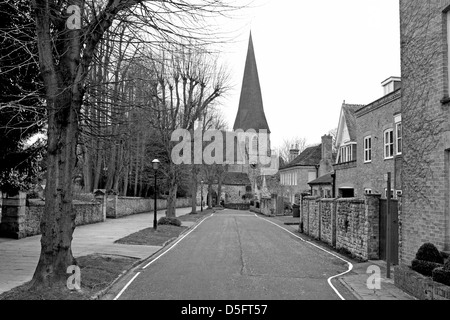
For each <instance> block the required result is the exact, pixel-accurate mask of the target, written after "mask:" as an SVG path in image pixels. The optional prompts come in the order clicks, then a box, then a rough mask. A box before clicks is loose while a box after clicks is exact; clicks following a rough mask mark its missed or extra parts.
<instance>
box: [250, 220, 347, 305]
mask: <svg viewBox="0 0 450 320" xmlns="http://www.w3.org/2000/svg"><path fill="white" fill-rule="evenodd" d="M255 217H257V218H259V219H261V220H264V221H267V222H269V223H271V224H273V225H274V226H277V227H278V228H280V229H283V230H284V231H286V232H288V233H290V234H291V235H293V236H294V237H296V238H298V239H300V240H301V241H303V242H306V243H308V244H310V245H312V246H314V247H316V248H318V249H320V250H322V251H324V252H326V253H328V254H330V255H332V256H333V257H335V258H338V259H339V260H342V261H344V262H345V263H348V270H347V271H345V272H343V273H341V274H338V275H335V276H332V277H330V278H328V284H329V285H330V287H331V288H332V289H333V290H334V292H335V293H336V294H337V295H338V296H339V298H340V299H341V300H345V298H344V297H343V296H342V295H341V294H340V293H339V291H338V290H337V289H336V288H335V287H334V286H333V284H332V283H331V280H333V279H334V278H337V277H340V276H343V275H344V274H347V273H349V272H350V271H352V270H353V264H352V263H351V262H349V261H347V260H345V259H343V258H341V257H339V256H338V255H336V254H334V253H333V252H330V251H328V250H325V249H324V248H322V247H320V246H318V245H316V244H314V243H312V242H310V241H306V240H305V239H303V238H302V237H300V236H298V235H296V234H295V233H293V232H291V231H289V230H288V229H285V228H283V227H282V226H280V225H278V224H276V223H274V222H272V221H270V220H267V219H265V218H261V217H260V216H258V215H256V214H255Z"/></svg>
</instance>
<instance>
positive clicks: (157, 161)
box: [152, 159, 160, 230]
mask: <svg viewBox="0 0 450 320" xmlns="http://www.w3.org/2000/svg"><path fill="white" fill-rule="evenodd" d="M159 164H160V162H159V160H158V159H155V160H153V161H152V167H153V170H155V196H154V198H155V205H154V207H153V229H155V230H156V228H157V225H158V222H157V221H156V217H157V213H156V207H157V203H156V196H157V193H156V178H157V174H158V168H159Z"/></svg>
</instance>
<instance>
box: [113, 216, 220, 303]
mask: <svg viewBox="0 0 450 320" xmlns="http://www.w3.org/2000/svg"><path fill="white" fill-rule="evenodd" d="M212 216H214V213H213V214H212V215H210V216H208V217H206V218H204V219H203V220H202V221H200V223H199V224H197V225H196V226H195V227H194V228H193V229H192V230H191V231H189V232H188V233H186V234H185V235H184V236H182V237H181V238H180V239H179V240H178V241H177V242H175V243H174V244H172V245H171V246H170V247H169V248H168V249H167V250H166V251H164V252H163V253H162V254H160V255H159V256H158V257H156V258H155V259H153V260H152V261H150V262H149V263H148V264H147V265H146V266H145V267H143V268H142V269H146V268H147V267H148V266H150V265H151V264H152V263H153V262H155V261H157V260H158V259H159V258H161V257H162V256H164V255H165V254H166V253H167V252H169V251H170V250H172V249H173V248H174V247H175V246H176V245H177V244H178V243H180V241H181V240H183V239H184V238H186V237H187V236H188V235H190V234H191V233H192V232H194V230H195V229H197V228H198V227H199V226H200V225H201V224H202V223H203V222H204V221H205V220H207V219H209V218H211V217H212ZM140 274H141V273H140V272H138V273H136V275H135V276H134V277H133V278H132V279H131V280H130V281H128V283H127V284H126V286H125V287H123V289H122V290H121V291H120V292H119V294H118V295H117V296H116V297H115V298H114V299H113V300H117V299H119V298H120V296H121V295H122V294H123V293H124V292H125V290H126V289H127V288H128V287H129V286H130V284H131V283H132V282H133V281H134V280H135V279H136V278H137V277H138V275H140Z"/></svg>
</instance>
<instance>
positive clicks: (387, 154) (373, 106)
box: [355, 77, 402, 198]
mask: <svg viewBox="0 0 450 320" xmlns="http://www.w3.org/2000/svg"><path fill="white" fill-rule="evenodd" d="M382 86H383V90H384V96H383V97H381V98H380V99H378V100H376V101H374V102H372V103H370V104H368V105H367V106H365V107H362V108H360V109H358V110H356V112H355V117H356V124H357V125H356V137H357V146H359V147H358V149H357V155H356V166H357V172H358V175H357V177H358V179H357V183H356V185H357V190H356V193H357V194H358V196H361V195H362V194H363V193H366V194H381V196H382V198H386V197H387V190H386V181H385V177H384V175H385V174H386V173H388V172H390V173H391V174H392V184H391V188H392V190H391V197H393V198H397V196H398V195H401V194H402V185H401V161H402V115H401V79H400V78H398V77H390V78H388V79H387V80H385V81H383V82H382Z"/></svg>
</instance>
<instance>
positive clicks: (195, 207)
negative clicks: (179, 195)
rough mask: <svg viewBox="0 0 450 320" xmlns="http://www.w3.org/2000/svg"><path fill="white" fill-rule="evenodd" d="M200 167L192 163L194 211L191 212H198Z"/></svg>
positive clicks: (192, 202) (192, 201)
mask: <svg viewBox="0 0 450 320" xmlns="http://www.w3.org/2000/svg"><path fill="white" fill-rule="evenodd" d="M197 177H198V169H197V167H196V165H195V164H194V165H192V184H191V193H192V194H191V207H192V212H191V214H196V213H197V192H198V182H197V179H198V178H197Z"/></svg>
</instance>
